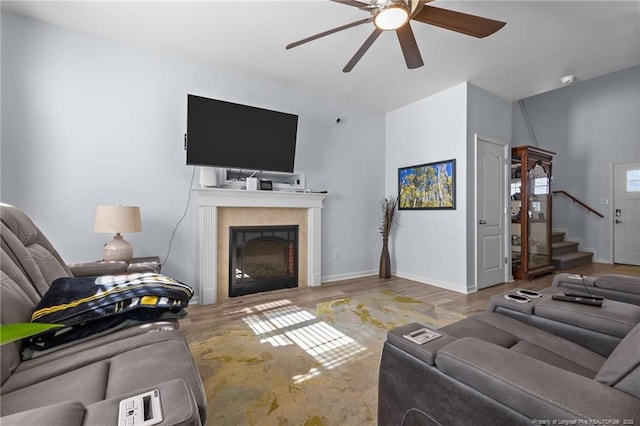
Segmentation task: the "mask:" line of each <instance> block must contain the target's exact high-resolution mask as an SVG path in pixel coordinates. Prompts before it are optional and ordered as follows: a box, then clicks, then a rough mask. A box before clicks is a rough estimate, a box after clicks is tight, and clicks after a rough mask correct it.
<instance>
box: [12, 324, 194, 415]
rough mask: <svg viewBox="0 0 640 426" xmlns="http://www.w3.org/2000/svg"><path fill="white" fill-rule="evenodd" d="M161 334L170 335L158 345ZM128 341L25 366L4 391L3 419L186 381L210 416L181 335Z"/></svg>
mask: <svg viewBox="0 0 640 426" xmlns="http://www.w3.org/2000/svg"><path fill="white" fill-rule="evenodd" d="M160 333H164V336H163V337H164V340H159V341H154V340H155V339H157V337H156V336H155V335H157V334H160ZM145 342H146V343H145ZM126 343H127V342H125V344H122V345H119V346H118V345H117V344H116V345H115V346H116V347H117V349H118V350H116V351H114V348H112V347H111V345H105V346H103V347H98V346H96V347H94V348H92V349H89V350H86V351H82V352H78V353H75V354H73V355H70V356H66V357H57V358H56V359H53V360H51V361H49V362H47V359H46V358H47V357H44V356H43V357H42V358H41V359H36V360H33V361H24V362H22V363H21V364H20V366H19V368H18V369H17V370H16V371H15V372H14V373H13V374H12V375H11V377H9V378H8V379H7V381H6V382H5V384H4V385H3V386H2V388H1V391H2V407H1V410H2V415H7V414H12V413H16V412H19V411H24V410H29V409H33V408H38V407H42V406H44V405H51V404H55V403H58V402H63V401H80V402H81V403H83V404H84V405H88V404H91V403H94V402H97V401H102V400H104V399H107V398H113V397H117V396H119V395H123V394H127V393H131V392H135V391H137V390H139V389H142V388H144V387H149V386H153V385H155V384H158V383H163V382H166V381H169V380H173V379H182V380H184V381H185V382H186V383H187V385H189V387H190V388H191V389H192V390H193V393H194V395H195V398H196V403H197V405H198V409H199V412H200V414H201V416H202V418H204V417H205V415H206V401H205V398H204V390H203V388H202V383H201V382H200V378H199V377H200V376H199V374H198V371H197V369H196V367H195V364H194V363H193V359H192V357H191V353H190V352H189V348H188V347H187V344H186V342H185V340H184V338H183V337H182V335H181V333H179V332H177V331H173V332H168V331H167V332H155V333H146V334H143V335H139V336H134V337H131V340H130V341H129V342H128V343H129V345H127V344H126ZM133 345H136V346H135V347H132V346H133ZM32 363H33V364H35V365H30V364H32Z"/></svg>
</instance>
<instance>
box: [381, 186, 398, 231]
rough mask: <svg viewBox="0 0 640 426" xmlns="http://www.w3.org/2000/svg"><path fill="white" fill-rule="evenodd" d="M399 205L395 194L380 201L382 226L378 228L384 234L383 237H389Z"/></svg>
mask: <svg viewBox="0 0 640 426" xmlns="http://www.w3.org/2000/svg"><path fill="white" fill-rule="evenodd" d="M397 206H398V198H396V197H394V196H391V197H385V198H384V199H382V200H381V201H380V207H381V208H382V226H381V227H380V228H379V229H378V230H379V231H380V233H381V234H382V238H389V234H390V233H391V228H392V227H393V217H394V216H395V214H396V207H397Z"/></svg>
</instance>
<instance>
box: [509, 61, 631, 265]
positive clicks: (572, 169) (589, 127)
mask: <svg viewBox="0 0 640 426" xmlns="http://www.w3.org/2000/svg"><path fill="white" fill-rule="evenodd" d="M524 103H525V107H526V110H527V112H528V115H529V119H530V121H531V124H532V127H533V131H534V134H535V136H536V139H537V141H538V144H539V146H540V147H541V148H545V149H549V150H551V151H555V152H556V153H557V155H556V157H555V159H554V164H553V175H554V176H553V188H554V189H557V190H565V191H567V192H569V193H571V194H573V195H575V196H576V197H577V198H579V199H580V200H582V201H584V202H585V203H586V204H587V205H589V206H591V207H593V208H595V209H596V210H598V211H599V212H600V213H602V214H604V215H605V218H604V219H600V218H598V217H597V216H595V215H593V214H588V213H587V212H586V210H585V209H583V208H581V207H579V206H578V205H577V204H573V203H572V202H571V201H569V200H567V199H566V198H564V197H554V200H553V202H554V204H553V227H554V228H559V229H565V230H568V232H569V234H568V237H569V238H570V239H573V240H579V241H581V243H582V247H583V248H584V249H586V250H591V251H593V252H594V253H595V255H594V260H596V261H599V262H605V263H606V262H612V261H613V259H611V256H610V253H609V246H610V244H611V236H610V235H609V233H610V230H609V228H610V225H609V224H610V222H611V220H612V218H611V216H610V212H609V205H607V204H606V202H607V200H609V199H610V197H611V196H610V194H609V185H610V176H609V173H610V167H611V164H612V163H614V162H628V161H633V160H640V66H636V67H632V68H628V69H625V70H622V71H618V72H614V73H611V74H607V75H604V76H602V77H598V78H594V79H591V80H587V81H583V82H578V83H576V84H574V85H572V86H568V87H563V88H561V89H557V90H554V91H552V92H548V93H544V94H541V95H538V96H534V97H530V98H527V99H525V100H524ZM512 141H513V146H520V145H533V141H532V139H531V137H530V134H529V132H528V130H527V127H526V123H525V121H524V116H523V114H522V111H521V108H520V106H519V104H518V103H517V102H515V103H514V104H513V139H512Z"/></svg>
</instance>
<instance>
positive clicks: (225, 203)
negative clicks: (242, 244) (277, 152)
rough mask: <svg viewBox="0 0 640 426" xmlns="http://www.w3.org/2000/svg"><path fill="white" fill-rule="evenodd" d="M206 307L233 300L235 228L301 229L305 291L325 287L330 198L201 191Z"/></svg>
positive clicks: (300, 259)
mask: <svg viewBox="0 0 640 426" xmlns="http://www.w3.org/2000/svg"><path fill="white" fill-rule="evenodd" d="M194 191H195V192H196V194H197V195H198V200H197V202H198V216H199V218H198V238H199V263H200V266H199V282H200V303H201V304H211V303H216V301H217V300H218V299H223V298H227V297H229V271H228V265H229V226H258V225H298V226H299V227H300V231H299V232H300V237H299V256H298V262H299V264H298V270H299V282H298V285H299V286H300V287H304V286H318V285H320V278H321V274H320V265H321V256H320V254H321V241H320V239H321V236H320V235H321V215H320V213H321V209H322V201H323V200H324V198H325V197H326V194H317V193H303V192H285V191H245V190H235V189H216V188H197V189H194Z"/></svg>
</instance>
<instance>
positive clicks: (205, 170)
mask: <svg viewBox="0 0 640 426" xmlns="http://www.w3.org/2000/svg"><path fill="white" fill-rule="evenodd" d="M200 186H201V187H204V188H206V187H215V186H218V169H216V168H213V167H200Z"/></svg>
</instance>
